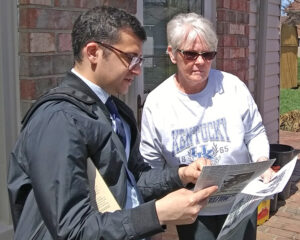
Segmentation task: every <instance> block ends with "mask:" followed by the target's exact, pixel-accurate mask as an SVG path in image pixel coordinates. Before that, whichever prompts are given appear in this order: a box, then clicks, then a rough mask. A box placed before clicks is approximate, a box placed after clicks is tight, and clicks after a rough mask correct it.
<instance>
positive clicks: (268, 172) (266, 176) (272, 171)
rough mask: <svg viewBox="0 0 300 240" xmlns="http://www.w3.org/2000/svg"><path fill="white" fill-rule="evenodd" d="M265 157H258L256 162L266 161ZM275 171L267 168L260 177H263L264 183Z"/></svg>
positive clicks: (269, 179) (268, 180)
mask: <svg viewBox="0 0 300 240" xmlns="http://www.w3.org/2000/svg"><path fill="white" fill-rule="evenodd" d="M268 160H269V158H267V157H260V158H259V159H258V160H257V162H262V161H268ZM274 174H275V172H274V170H273V169H272V168H268V169H267V170H266V171H265V172H264V173H263V174H262V175H261V176H260V177H261V178H262V179H263V181H264V183H268V182H270V181H271V179H272V178H273V176H274Z"/></svg>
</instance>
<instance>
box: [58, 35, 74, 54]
mask: <svg viewBox="0 0 300 240" xmlns="http://www.w3.org/2000/svg"><path fill="white" fill-rule="evenodd" d="M58 51H59V52H65V51H72V38H71V34H70V33H61V34H58Z"/></svg>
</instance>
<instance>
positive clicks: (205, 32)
mask: <svg viewBox="0 0 300 240" xmlns="http://www.w3.org/2000/svg"><path fill="white" fill-rule="evenodd" d="M197 37H200V39H201V40H202V41H204V44H205V45H206V46H207V47H208V48H209V49H208V50H209V51H216V50H217V45H218V38H217V34H216V32H215V30H214V27H213V24H212V23H211V22H210V21H209V20H208V19H206V18H204V17H202V16H201V15H199V14H196V13H180V14H178V15H176V16H175V17H173V18H172V19H171V20H170V21H169V22H168V24H167V39H168V45H170V46H171V47H172V49H173V51H175V50H176V49H178V48H179V47H181V45H182V44H183V43H184V45H185V46H188V45H191V44H192V43H193V42H194V41H195V39H196V38H197Z"/></svg>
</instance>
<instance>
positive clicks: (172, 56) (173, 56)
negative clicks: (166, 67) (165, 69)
mask: <svg viewBox="0 0 300 240" xmlns="http://www.w3.org/2000/svg"><path fill="white" fill-rule="evenodd" d="M167 52H168V54H169V57H170V60H171V62H172V63H174V64H176V63H177V61H176V57H175V55H174V53H173V48H172V47H171V46H168V48H167Z"/></svg>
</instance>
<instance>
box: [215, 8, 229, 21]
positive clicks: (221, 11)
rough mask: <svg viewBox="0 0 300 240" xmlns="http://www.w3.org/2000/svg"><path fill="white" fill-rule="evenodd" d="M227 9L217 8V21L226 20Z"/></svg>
mask: <svg viewBox="0 0 300 240" xmlns="http://www.w3.org/2000/svg"><path fill="white" fill-rule="evenodd" d="M227 16H228V15H227V11H226V10H224V9H217V19H218V21H221V22H222V21H227Z"/></svg>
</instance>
